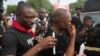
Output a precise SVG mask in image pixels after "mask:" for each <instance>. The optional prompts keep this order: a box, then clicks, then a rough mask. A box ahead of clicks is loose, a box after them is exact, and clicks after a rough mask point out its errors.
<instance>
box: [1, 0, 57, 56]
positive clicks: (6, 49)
mask: <svg viewBox="0 0 100 56" xmlns="http://www.w3.org/2000/svg"><path fill="white" fill-rule="evenodd" d="M35 16H36V12H35V10H34V9H33V7H32V6H30V5H29V4H27V3H25V2H23V1H21V2H19V3H18V6H17V8H16V20H15V21H14V22H13V25H12V26H11V27H10V28H9V29H7V31H6V32H5V33H4V35H3V37H2V53H1V56H37V54H38V53H39V52H40V51H42V50H44V49H48V48H52V47H53V46H54V45H55V44H56V41H57V39H55V38H53V37H52V36H47V37H46V38H44V39H43V40H42V41H41V42H40V43H38V44H36V45H35V43H34V42H35V38H36V36H35V33H34V32H33V31H32V29H31V28H32V26H33V23H34V18H35Z"/></svg>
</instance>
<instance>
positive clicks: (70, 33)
mask: <svg viewBox="0 0 100 56" xmlns="http://www.w3.org/2000/svg"><path fill="white" fill-rule="evenodd" d="M69 35H70V37H71V38H73V37H75V36H76V29H75V26H74V25H71V26H70V27H69Z"/></svg>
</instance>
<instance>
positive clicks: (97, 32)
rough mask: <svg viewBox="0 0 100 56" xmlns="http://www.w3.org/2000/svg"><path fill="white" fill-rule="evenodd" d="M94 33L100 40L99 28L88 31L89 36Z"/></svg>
mask: <svg viewBox="0 0 100 56" xmlns="http://www.w3.org/2000/svg"><path fill="white" fill-rule="evenodd" d="M91 33H94V34H96V37H97V38H100V29H99V28H98V27H91V28H89V29H88V30H87V34H91Z"/></svg>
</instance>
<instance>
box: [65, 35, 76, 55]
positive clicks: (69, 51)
mask: <svg viewBox="0 0 100 56" xmlns="http://www.w3.org/2000/svg"><path fill="white" fill-rule="evenodd" d="M74 46H75V37H73V38H71V39H70V43H69V46H68V49H67V50H66V52H65V53H64V56H73V55H74Z"/></svg>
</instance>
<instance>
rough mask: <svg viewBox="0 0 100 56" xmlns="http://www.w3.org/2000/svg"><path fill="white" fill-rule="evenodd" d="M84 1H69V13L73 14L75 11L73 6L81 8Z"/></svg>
mask: <svg viewBox="0 0 100 56" xmlns="http://www.w3.org/2000/svg"><path fill="white" fill-rule="evenodd" d="M85 1H86V0H77V2H75V3H71V4H70V5H69V6H70V9H71V13H72V14H74V13H75V8H77V7H81V8H83V6H84V3H85Z"/></svg>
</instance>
